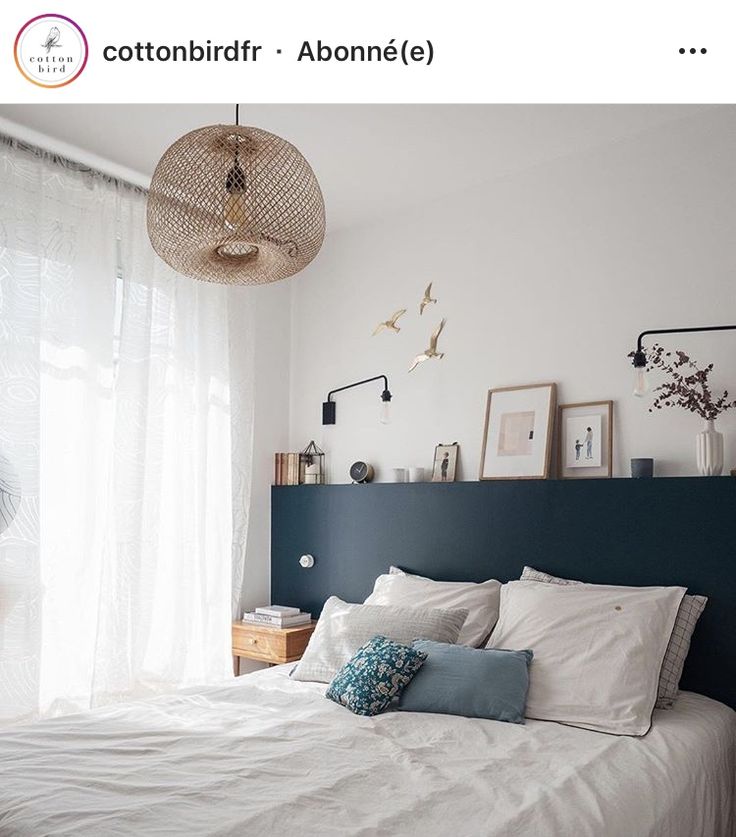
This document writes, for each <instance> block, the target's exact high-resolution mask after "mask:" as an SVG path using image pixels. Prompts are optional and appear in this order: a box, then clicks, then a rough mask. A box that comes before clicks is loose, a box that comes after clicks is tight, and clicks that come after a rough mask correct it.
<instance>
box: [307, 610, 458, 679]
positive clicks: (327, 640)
mask: <svg viewBox="0 0 736 837" xmlns="http://www.w3.org/2000/svg"><path fill="white" fill-rule="evenodd" d="M467 617H468V611H467V610H464V609H461V608H458V609H457V610H442V609H439V608H419V607H394V606H389V605H387V606H383V605H363V604H349V603H348V602H344V601H342V599H338V598H337V596H330V598H329V599H327V601H326V602H325V606H324V608H322V615H321V616H320V617H319V621H318V622H317V627H316V628H315V629H314V633H313V634H312V636H311V637H310V639H309V645H307V648H306V650H305V652H304V656H303V657H302V658H301V660H300V662H299V663H298V664H297V666H296V668H295V669H294V671H292V673H291V676H292V677H293V678H294V679H295V680H316V681H317V682H319V683H329V682H330V681H331V680H332V678H333V677H334V676H335V674H336V673H337V672H338V671H339V670H340V669H341V668H342V667H343V666H344V665H345V663H347V662H348V660H350V659H351V658H352V657H353V655H354V654H355V652H356V651H357V650H358V649H359V648H360V647H361V646H363V645H365V643H366V642H368V640H370V639H373V637H374V636H377V635H379V634H380V635H381V636H385V637H388V638H389V639H393V640H395V641H396V642H401V643H403V644H405V645H411V643H412V642H413V641H414V640H415V639H433V640H435V641H436V642H448V643H455V642H457V638H458V636H459V635H460V629H461V628H462V626H463V623H464V622H465V620H466V619H467Z"/></svg>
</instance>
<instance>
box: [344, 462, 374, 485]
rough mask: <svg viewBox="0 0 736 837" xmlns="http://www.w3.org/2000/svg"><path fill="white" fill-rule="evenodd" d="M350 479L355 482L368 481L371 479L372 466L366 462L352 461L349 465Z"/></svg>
mask: <svg viewBox="0 0 736 837" xmlns="http://www.w3.org/2000/svg"><path fill="white" fill-rule="evenodd" d="M350 479H351V480H352V481H353V482H356V483H365V482H370V481H371V480H372V479H373V466H372V465H369V464H368V463H367V462H353V464H352V465H351V466H350Z"/></svg>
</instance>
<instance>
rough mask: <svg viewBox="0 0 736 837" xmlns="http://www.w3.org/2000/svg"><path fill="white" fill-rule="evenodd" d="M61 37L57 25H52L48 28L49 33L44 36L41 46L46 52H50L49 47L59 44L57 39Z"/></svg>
mask: <svg viewBox="0 0 736 837" xmlns="http://www.w3.org/2000/svg"><path fill="white" fill-rule="evenodd" d="M60 38H61V32H59V27H58V26H52V27H51V29H49V34H48V35H47V36H46V40H45V41H44V43H42V44H41V46H42V47H43V48H44V49H45V50H46V54H48V53H49V52H51V47H55V46H61V44H60V43H59V39H60Z"/></svg>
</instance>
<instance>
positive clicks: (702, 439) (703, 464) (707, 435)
mask: <svg viewBox="0 0 736 837" xmlns="http://www.w3.org/2000/svg"><path fill="white" fill-rule="evenodd" d="M695 451H696V455H697V461H698V472H699V473H700V475H701V476H703V477H718V476H720V474H721V471H722V470H723V433H719V432H718V430H716V428H715V421H714V420H713V419H705V422H704V424H703V429H702V430H701V431H700V433H698V435H697V436H696V437H695Z"/></svg>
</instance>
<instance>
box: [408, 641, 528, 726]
mask: <svg viewBox="0 0 736 837" xmlns="http://www.w3.org/2000/svg"><path fill="white" fill-rule="evenodd" d="M414 650H415V651H423V652H424V653H425V654H426V655H427V659H426V660H425V661H424V664H423V665H422V667H421V669H420V670H419V671H418V672H417V673H416V674H415V675H414V679H413V680H411V682H410V683H409V684H408V685H407V686H406V687H405V688H404V691H403V692H402V693H401V700H400V701H399V709H403V710H405V711H406V712H435V713H438V714H441V715H463V716H464V717H466V718H489V719H490V720H492V721H508V722H509V723H512V724H523V723H524V706H525V705H526V693H527V691H528V690H529V663H531V661H532V657H533V656H534V654H533V653H532V652H531V651H505V650H501V649H498V648H468V647H467V646H465V645H443V644H442V643H439V642H431V641H430V640H426V639H419V640H417V641H416V642H415V643H414Z"/></svg>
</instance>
